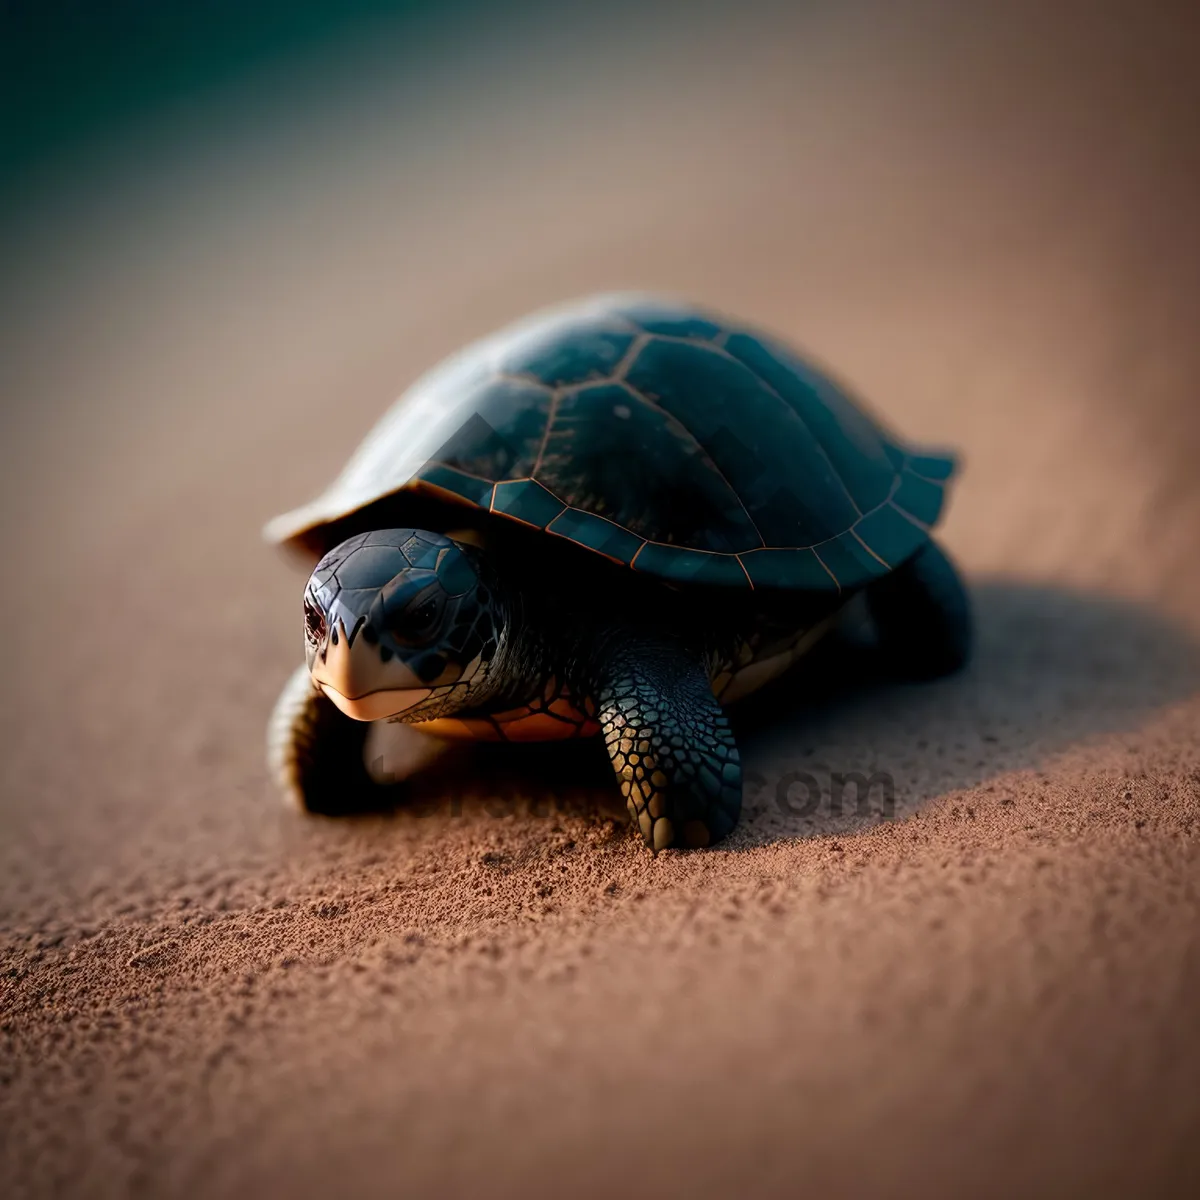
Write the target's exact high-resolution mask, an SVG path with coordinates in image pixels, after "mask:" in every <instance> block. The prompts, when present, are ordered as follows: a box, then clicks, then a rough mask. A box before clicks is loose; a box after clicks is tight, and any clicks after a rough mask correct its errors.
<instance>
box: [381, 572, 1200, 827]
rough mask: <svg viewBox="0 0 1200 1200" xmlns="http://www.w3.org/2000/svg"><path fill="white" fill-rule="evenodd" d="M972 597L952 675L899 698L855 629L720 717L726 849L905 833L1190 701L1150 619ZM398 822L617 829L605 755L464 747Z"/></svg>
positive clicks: (1106, 603)
mask: <svg viewBox="0 0 1200 1200" xmlns="http://www.w3.org/2000/svg"><path fill="white" fill-rule="evenodd" d="M972 596H973V600H974V606H975V619H976V647H975V652H974V656H973V658H972V661H971V663H970V664H969V666H968V667H967V668H966V669H965V670H964V671H962V672H960V673H958V674H957V675H954V676H951V677H948V678H945V679H941V680H935V681H932V682H921V683H898V682H896V681H894V680H892V679H889V678H888V677H886V676H885V675H883V674H882V673H881V671H880V667H879V663H878V660H877V658H876V656H875V655H874V654H873V653H872V650H871V647H870V644H869V641H868V639H867V638H866V637H864V635H863V631H862V629H861V628H859V629H858V630H857V631H856V630H855V629H854V628H851V630H850V632H849V633H847V634H843V635H839V636H837V637H833V638H829V639H827V640H826V641H825V642H824V643H823V644H822V645H821V646H820V647H818V648H817V649H816V650H815V651H814V652H813V653H812V654H810V655H809V656H808V657H807V658H806V659H805V660H803V661H802V662H801V663H800V664H799V665H798V666H797V667H796V668H795V669H794V670H793V671H792V672H790V673H789V674H788V675H787V676H785V677H784V678H783V679H781V680H779V681H777V682H776V683H774V684H772V685H770V686H769V687H768V688H766V689H764V690H763V691H761V692H759V693H757V694H756V695H754V696H752V697H750V698H749V699H747V700H746V701H744V702H743V703H742V704H740V705H738V706H737V707H736V708H734V709H732V710H731V717H732V719H733V724H734V729H735V732H736V734H737V737H738V742H739V746H740V747H741V750H742V762H743V767H744V769H745V802H744V807H743V813H742V819H741V821H740V823H739V827H738V829H737V830H736V831H735V832H734V834H733V835H732V836H731V837H730V838H729V839H728V840H727V841H726V842H725V843H724V844H723V845H724V846H725V847H726V848H729V849H738V848H748V847H750V846H756V845H762V844H765V843H768V842H773V841H779V840H790V839H795V838H807V837H815V836H824V835H832V834H839V835H846V834H850V833H854V832H858V831H861V830H863V829H866V828H870V827H872V826H875V825H878V824H879V823H880V822H883V821H888V820H899V819H903V818H905V817H907V816H910V815H911V814H912V813H914V812H916V811H917V810H919V809H920V808H921V807H922V806H924V805H926V804H928V803H930V802H931V801H932V800H934V799H936V798H937V797H939V796H943V795H947V794H949V793H952V792H955V791H958V790H962V789H966V788H971V787H975V786H977V785H979V784H981V783H983V782H985V781H987V780H988V779H990V778H995V777H997V776H1000V775H1003V774H1006V773H1009V772H1013V771H1019V770H1024V769H1036V768H1039V767H1040V766H1042V765H1044V764H1045V763H1046V762H1048V761H1049V760H1050V759H1052V758H1053V757H1054V756H1055V755H1056V754H1058V753H1060V752H1062V751H1064V750H1066V749H1068V748H1069V747H1071V746H1075V745H1079V744H1085V743H1087V742H1088V741H1089V740H1093V739H1095V738H1097V737H1099V736H1101V735H1104V734H1109V733H1114V732H1121V731H1126V730H1128V731H1132V730H1134V729H1136V728H1137V727H1138V725H1139V724H1140V723H1141V722H1142V721H1143V720H1144V719H1145V718H1146V717H1147V716H1149V715H1150V714H1151V713H1153V712H1154V711H1156V710H1158V709H1161V708H1163V707H1165V706H1167V705H1170V704H1172V703H1173V702H1176V701H1178V700H1181V699H1184V698H1186V697H1188V696H1190V695H1193V694H1195V693H1197V692H1200V645H1198V644H1197V642H1196V641H1195V640H1194V639H1193V638H1192V637H1191V636H1190V635H1189V634H1188V633H1187V632H1186V631H1185V630H1183V629H1182V628H1180V627H1179V626H1177V625H1175V624H1173V623H1172V622H1170V621H1169V620H1168V619H1166V618H1164V617H1163V616H1161V615H1159V614H1158V613H1156V612H1154V611H1153V610H1151V609H1149V608H1146V607H1144V606H1141V605H1138V604H1135V603H1132V602H1130V601H1127V600H1122V599H1116V598H1113V597H1108V596H1103V595H1098V594H1094V593H1088V592H1082V591H1076V590H1072V589H1067V588H1061V587H1053V586H1049V585H1042V584H1031V583H1022V582H1018V581H1009V580H985V581H981V582H975V583H974V584H973V586H972ZM406 813H407V814H408V815H410V816H416V817H420V816H429V815H434V814H441V815H442V816H463V817H467V818H469V819H477V818H479V817H481V816H490V817H496V818H509V819H515V820H518V821H522V820H528V821H530V822H535V821H537V820H538V819H539V818H546V817H554V816H563V815H574V816H578V817H585V818H591V819H596V820H611V821H614V822H617V823H618V829H619V831H620V835H621V836H624V827H625V823H626V815H625V808H624V803H623V801H622V800H621V797H620V795H619V794H618V793H617V789H616V788H615V786H614V785H613V780H612V774H611V770H610V768H609V765H608V759H607V756H606V755H605V752H604V748H603V745H602V744H601V743H600V741H599V739H591V740H589V741H588V742H585V743H571V742H565V743H542V744H533V745H523V746H509V745H477V746H471V747H458V748H456V749H455V752H454V753H453V754H448V755H446V756H444V757H443V758H442V759H440V760H438V761H437V762H436V763H434V764H433V765H432V766H431V767H429V768H427V769H426V770H425V771H423V772H422V774H421V775H420V776H418V777H417V778H416V779H415V780H414V785H413V795H412V799H411V801H410V803H409V804H408V805H406V806H405V808H404V809H400V810H397V815H398V816H401V817H403V816H404V815H405V814H406Z"/></svg>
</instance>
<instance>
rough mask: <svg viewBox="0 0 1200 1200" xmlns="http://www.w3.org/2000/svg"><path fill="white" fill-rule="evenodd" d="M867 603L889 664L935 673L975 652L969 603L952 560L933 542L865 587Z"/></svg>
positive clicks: (921, 674) (903, 672)
mask: <svg viewBox="0 0 1200 1200" xmlns="http://www.w3.org/2000/svg"><path fill="white" fill-rule="evenodd" d="M866 598H867V606H868V608H869V609H870V612H871V618H872V622H873V623H874V626H875V631H876V634H877V636H878V644H879V650H880V653H881V654H882V655H883V657H884V660H885V662H886V663H887V665H888V668H889V669H890V670H891V671H892V672H893V673H894V674H896V675H899V676H901V677H902V678H906V679H934V678H937V677H938V676H940V675H948V674H950V673H951V672H953V671H957V670H958V669H959V668H960V667H962V666H964V665H965V664H966V662H967V659H968V658H969V657H970V653H971V641H972V621H971V604H970V600H969V599H968V597H967V592H966V588H965V587H964V586H963V583H962V580H961V579H960V578H959V574H958V571H957V570H956V569H955V567H954V564H953V563H952V562H951V561H950V559H949V558H947V557H946V555H945V554H944V553H943V551H942V550H941V549H940V548H939V547H938V546H937V545H935V544H934V543H933V542H929V543H928V544H927V545H926V546H924V547H923V548H922V549H921V550H918V551H917V553H916V554H914V555H913V556H912V558H910V559H908V560H907V561H906V562H904V563H902V564H901V565H900V566H899V567H897V568H896V570H894V571H893V572H892V573H891V574H890V575H885V576H884V578H883V579H881V580H879V581H878V582H877V583H874V584H872V585H871V586H870V587H869V588H868V589H867V594H866Z"/></svg>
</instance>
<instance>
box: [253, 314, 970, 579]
mask: <svg viewBox="0 0 1200 1200" xmlns="http://www.w3.org/2000/svg"><path fill="white" fill-rule="evenodd" d="M953 471H954V460H953V458H952V457H951V456H949V455H943V454H919V453H914V452H912V451H910V450H909V449H907V448H906V447H904V446H902V445H901V444H900V443H899V442H898V441H897V440H896V439H894V438H892V437H891V436H889V435H888V434H886V433H885V432H884V431H882V430H881V429H880V428H879V426H878V425H877V424H876V422H875V421H874V420H872V419H871V418H870V417H869V416H867V415H866V414H865V413H864V412H863V411H862V410H861V409H860V408H859V407H858V406H857V405H856V404H855V403H854V401H853V400H851V399H850V398H849V397H848V396H847V395H846V394H845V393H844V392H843V391H842V390H841V389H840V388H839V387H838V386H837V385H836V384H834V383H833V382H832V381H831V380H830V379H828V378H827V377H826V376H825V375H823V374H822V373H821V372H819V371H818V370H817V369H816V368H814V367H813V366H812V365H811V364H809V363H807V362H805V361H804V360H803V359H801V358H800V357H799V356H797V355H796V354H794V353H793V352H792V351H790V350H789V349H787V348H786V347H784V346H781V345H779V344H778V343H776V342H774V341H772V340H770V339H768V338H766V337H764V336H762V335H760V334H757V333H754V332H752V331H749V330H746V329H742V328H739V327H736V326H734V325H732V324H731V323H729V322H726V321H723V320H721V319H719V318H717V317H715V316H711V315H709V314H705V313H701V312H698V311H697V310H695V309H693V308H691V307H690V306H688V305H684V304H680V303H675V302H669V301H663V300H658V299H655V298H653V297H646V296H638V295H611V296H600V297H595V298H592V299H590V300H587V301H584V302H581V303H578V304H575V305H571V306H568V307H565V308H561V309H557V310H554V311H552V312H550V313H541V314H536V315H535V316H534V317H532V318H529V319H527V320H526V321H524V322H521V323H519V324H518V325H516V326H513V327H511V328H509V329H506V330H502V331H501V332H500V333H498V334H495V335H493V336H492V337H490V338H488V339H485V340H484V341H482V342H478V343H476V344H475V345H473V346H470V347H468V348H467V349H466V350H464V351H462V352H461V353H460V354H459V355H457V356H455V357H454V358H452V359H450V360H448V361H447V362H446V363H444V364H442V365H441V366H440V367H438V368H435V370H434V371H432V372H431V373H430V374H429V375H427V376H425V377H424V378H423V379H422V380H420V381H418V383H417V384H415V385H414V386H413V387H412V388H410V389H409V391H408V392H407V393H405V395H404V396H402V397H401V399H400V400H399V401H398V402H397V403H396V404H395V405H394V406H393V408H392V409H391V410H390V411H389V412H388V413H387V414H386V415H385V416H384V418H383V419H382V420H381V421H380V423H379V424H378V425H377V426H376V428H375V429H374V430H373V431H372V433H371V434H370V435H369V436H368V438H367V439H366V441H365V442H364V443H363V445H362V446H361V447H360V448H359V451H358V452H357V453H356V454H355V456H354V457H353V458H352V459H351V461H350V462H349V463H348V464H347V466H346V469H345V470H344V471H343V472H342V474H341V476H340V477H339V478H338V479H337V480H336V481H335V483H334V484H333V485H332V486H331V487H330V488H329V489H328V490H327V491H326V492H325V493H324V494H323V495H322V496H320V497H318V498H317V499H316V500H315V501H313V502H312V503H311V504H309V505H306V506H305V507H303V508H301V509H298V510H296V511H295V512H294V513H291V514H288V515H286V516H284V517H281V518H279V519H278V520H277V521H276V522H273V523H272V525H271V526H269V527H268V531H267V532H268V536H270V537H272V538H274V539H275V540H281V541H282V540H286V539H290V538H294V537H298V536H300V535H301V534H303V533H304V532H306V531H308V530H311V529H313V528H315V527H318V526H320V525H321V524H323V523H325V522H329V521H333V520H336V519H338V518H341V517H344V516H345V515H347V514H349V513H352V512H354V511H355V510H357V509H359V508H363V507H365V506H366V505H368V504H371V503H373V502H375V501H377V500H379V499H381V498H383V497H385V496H388V495H390V494H392V493H395V492H397V491H401V490H406V489H408V490H413V491H421V492H425V493H427V494H433V495H436V496H440V497H443V498H445V499H446V500H453V501H456V502H459V503H467V504H470V505H474V506H477V507H479V508H482V509H486V510H488V511H489V512H491V513H494V514H496V515H497V516H500V517H504V518H507V519H509V520H513V521H518V522H521V523H523V524H525V525H528V526H532V527H534V528H536V529H540V530H545V531H546V532H547V533H549V534H552V535H556V536H559V537H564V538H567V539H569V540H571V541H573V542H576V543H578V544H579V545H581V546H584V547H586V548H587V549H589V550H592V551H594V552H596V553H599V554H603V555H606V556H607V557H609V558H612V559H614V560H616V561H617V562H619V563H623V564H626V565H629V566H632V567H633V568H634V569H635V570H638V571H642V572H647V573H649V574H652V575H657V576H659V577H662V578H665V579H669V580H674V581H677V582H685V583H686V582H698V583H706V584H721V585H726V586H730V587H741V588H752V587H779V588H789V589H810V590H817V591H831V590H843V589H850V588H855V587H858V586H860V585H862V584H864V583H867V582H869V581H870V580H872V579H876V578H879V577H881V576H883V575H886V574H887V573H888V572H889V571H890V570H891V569H893V568H894V567H895V566H897V565H899V564H900V563H901V562H903V561H905V560H906V559H907V558H909V557H910V556H911V555H912V554H913V553H915V551H917V550H918V549H920V547H921V546H922V545H924V544H925V543H926V541H927V540H928V531H929V528H930V526H932V525H933V524H934V522H935V521H936V520H937V518H938V516H939V515H940V512H941V509H942V505H943V501H944V492H945V485H946V483H947V481H948V480H949V478H950V476H951V475H952V474H953Z"/></svg>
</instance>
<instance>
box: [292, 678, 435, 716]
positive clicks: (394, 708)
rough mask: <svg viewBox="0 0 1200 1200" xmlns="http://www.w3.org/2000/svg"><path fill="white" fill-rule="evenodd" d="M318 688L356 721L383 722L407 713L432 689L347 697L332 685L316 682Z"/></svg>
mask: <svg viewBox="0 0 1200 1200" xmlns="http://www.w3.org/2000/svg"><path fill="white" fill-rule="evenodd" d="M314 682H315V683H316V684H317V686H318V687H319V688H320V689H321V691H323V692H324V693H325V695H326V696H328V697H329V699H330V700H332V701H333V703H334V704H336V705H337V707H338V708H339V709H340V710H341V711H342V712H343V713H345V714H346V716H348V717H352V718H353V719H354V720H356V721H381V720H383V719H384V718H385V717H395V716H398V715H399V714H400V713H402V712H406V711H407V710H408V709H410V708H412V707H413V706H414V705H416V704H420V703H421V701H422V700H425V699H427V698H428V697H429V696H430V695H431V693H432V691H433V689H432V688H427V687H426V688H379V689H377V690H376V691H373V692H363V693H362V694H361V695H358V696H347V695H346V694H345V693H344V692H340V691H338V689H337V688H335V687H334V686H333V684H331V683H324V682H322V681H321V680H314Z"/></svg>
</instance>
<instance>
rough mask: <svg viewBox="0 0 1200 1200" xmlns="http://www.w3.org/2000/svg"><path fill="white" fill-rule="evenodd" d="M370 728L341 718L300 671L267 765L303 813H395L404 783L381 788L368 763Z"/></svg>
mask: <svg viewBox="0 0 1200 1200" xmlns="http://www.w3.org/2000/svg"><path fill="white" fill-rule="evenodd" d="M369 729H370V725H369V723H366V722H362V721H354V720H351V718H349V717H347V716H345V715H343V714H342V713H340V712H339V711H338V710H337V708H336V707H335V706H334V704H333V702H332V701H331V700H329V699H328V698H327V697H326V696H325V695H323V694H322V693H321V692H319V691H318V690H317V689H316V687H314V685H313V683H312V679H311V677H310V675H309V671H308V668H307V667H298V668H297V669H296V670H295V671H294V672H293V673H292V676H291V678H290V679H289V680H288V681H287V683H286V684H285V685H284V688H283V691H282V692H281V693H280V696H279V699H278V700H277V701H276V703H275V709H274V711H273V712H272V713H271V720H270V722H269V724H268V726H267V765H268V766H269V768H270V770H271V774H272V775H273V776H274V778H275V781H276V783H278V785H279V786H280V787H281V788H282V789H283V791H284V795H285V796H286V797H287V799H288V800H289V801H290V802H291V803H292V804H293V805H294V806H295V807H296V808H297V809H299V810H300V811H302V812H312V813H321V814H324V815H329V816H332V815H335V814H338V813H352V812H364V811H368V810H371V809H379V808H384V807H390V806H394V805H396V804H398V803H399V802H400V801H401V800H402V799H403V798H404V792H405V787H404V784H403V783H398V784H390V785H384V784H379V783H376V782H375V781H374V780H373V779H372V778H371V775H370V773H369V772H368V771H367V767H366V764H365V762H364V761H363V751H364V748H365V746H366V740H367V733H368V730H369Z"/></svg>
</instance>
